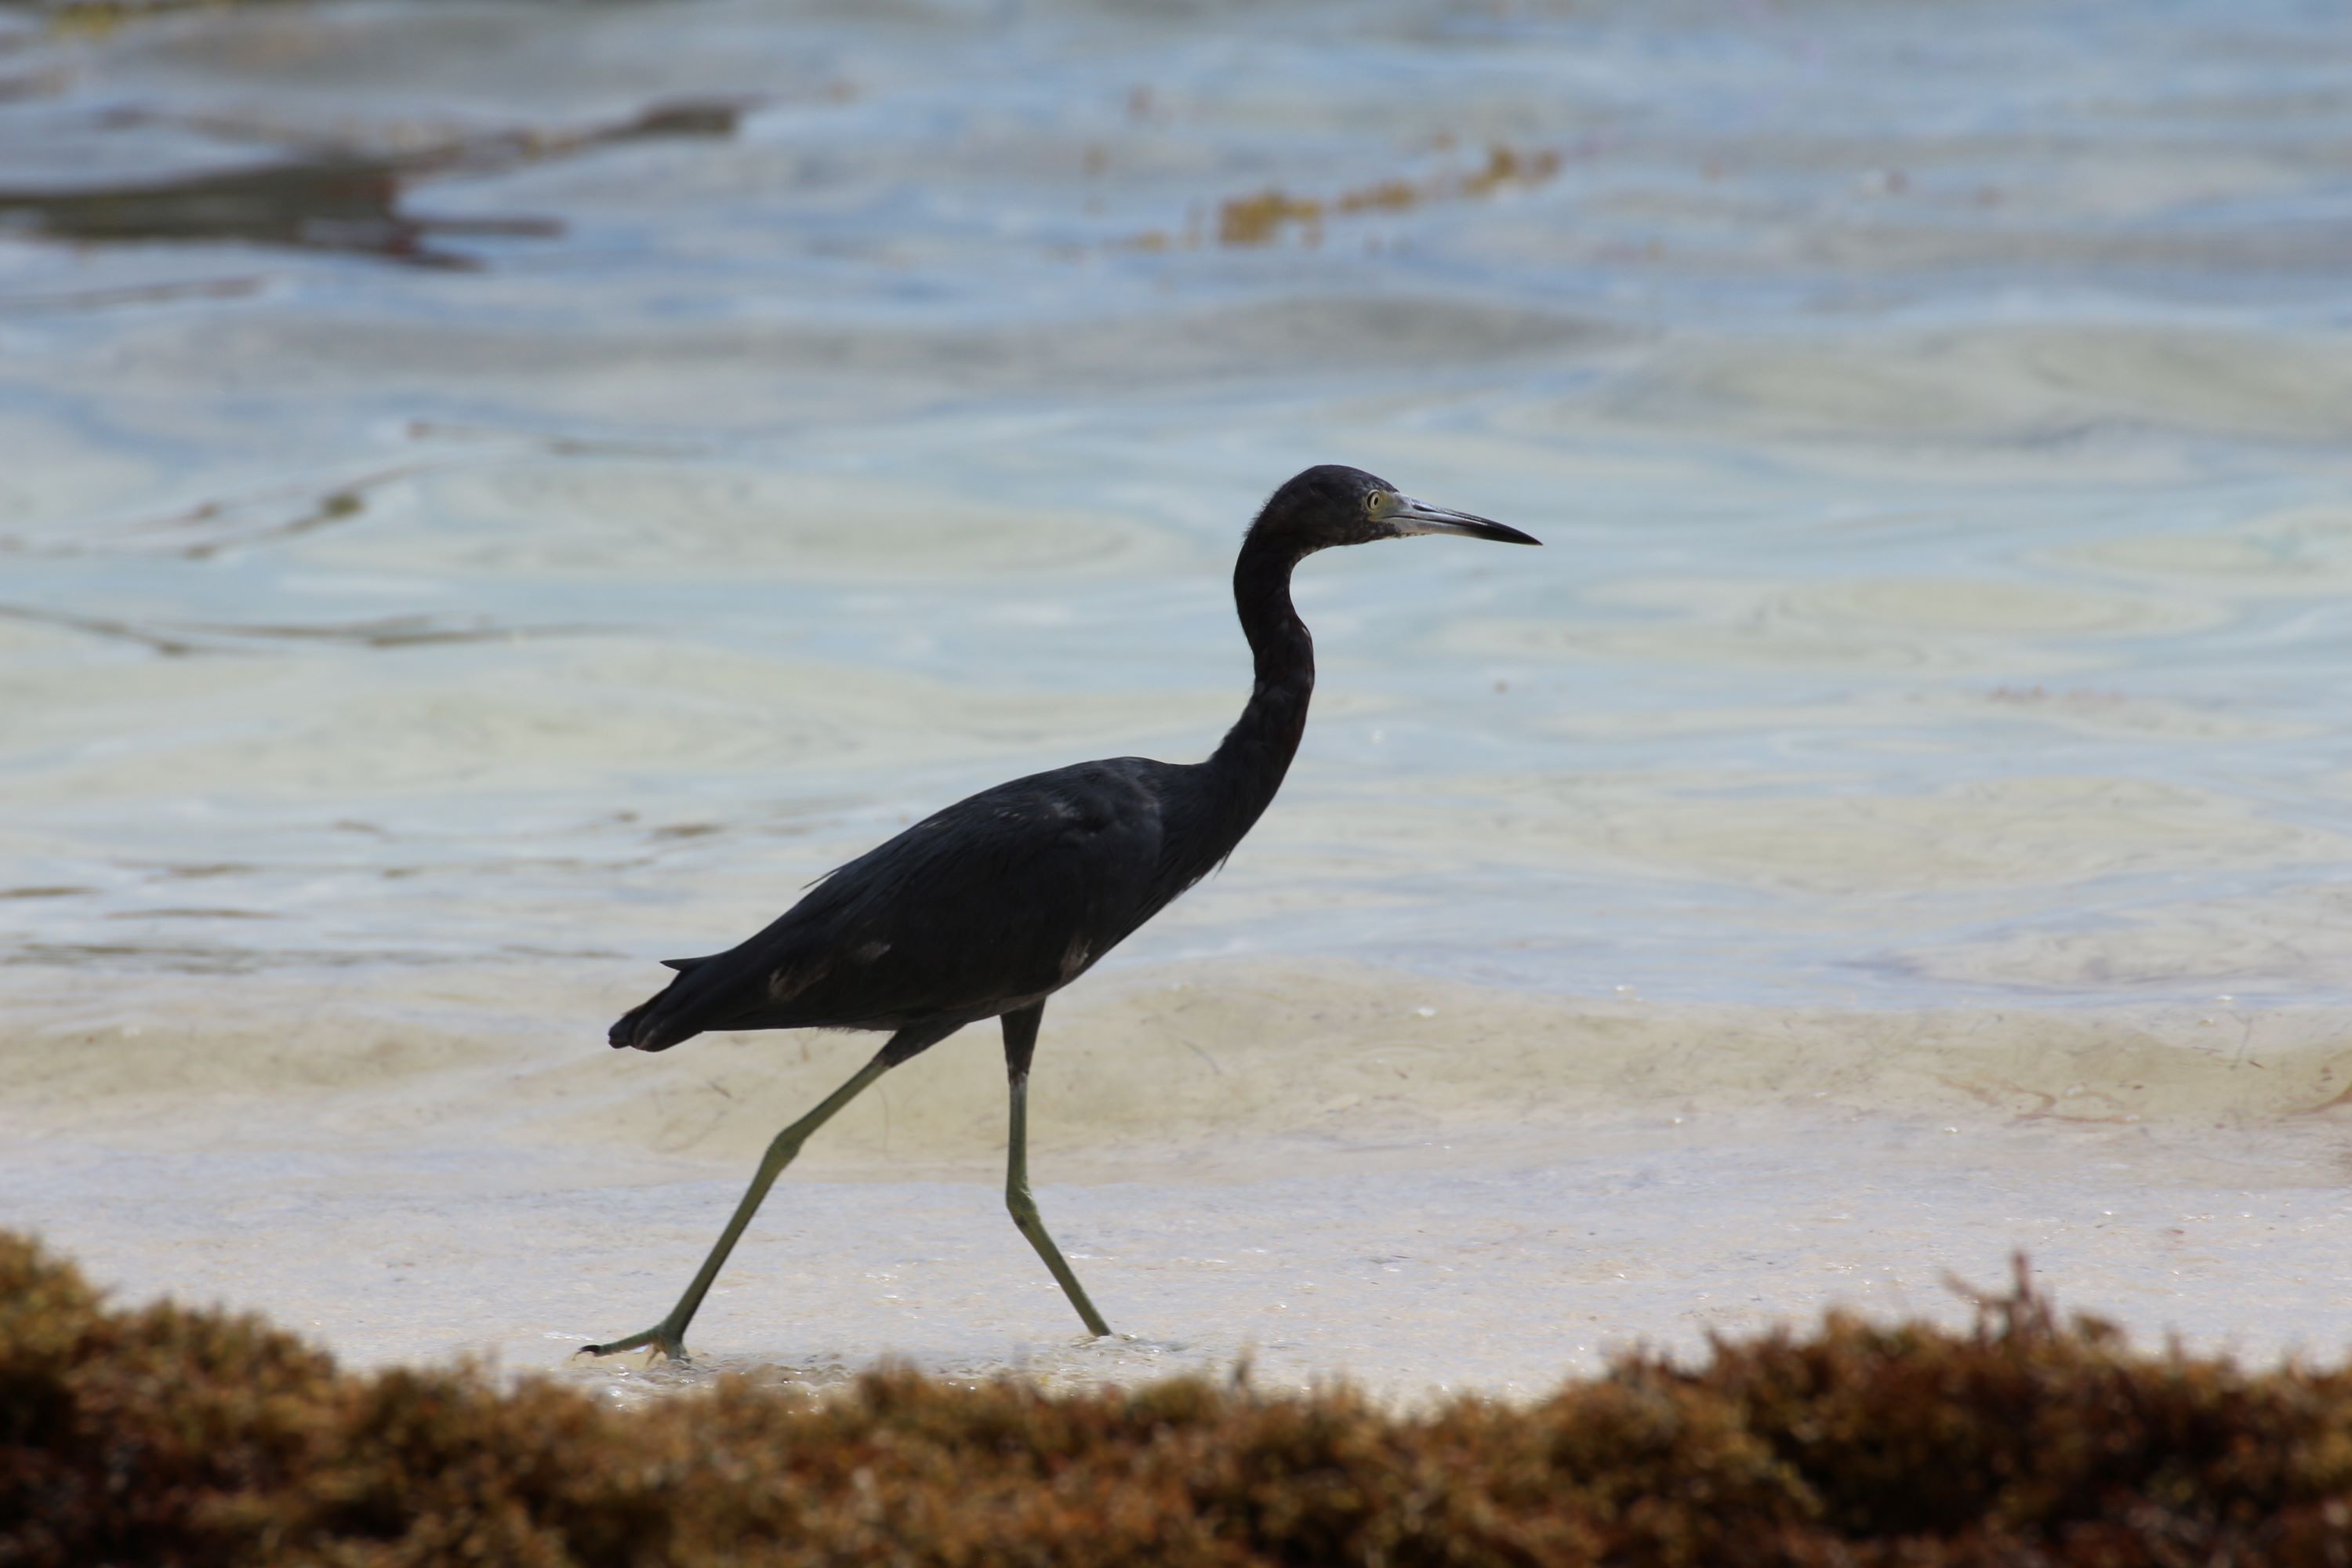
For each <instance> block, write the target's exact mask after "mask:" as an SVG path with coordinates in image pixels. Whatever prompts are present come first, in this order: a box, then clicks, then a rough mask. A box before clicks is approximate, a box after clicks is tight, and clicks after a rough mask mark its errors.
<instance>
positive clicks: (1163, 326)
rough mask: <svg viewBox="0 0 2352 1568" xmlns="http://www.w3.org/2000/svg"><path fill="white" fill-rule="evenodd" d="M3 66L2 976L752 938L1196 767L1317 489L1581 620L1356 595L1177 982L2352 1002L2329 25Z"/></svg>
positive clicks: (505, 21) (2033, 26)
mask: <svg viewBox="0 0 2352 1568" xmlns="http://www.w3.org/2000/svg"><path fill="white" fill-rule="evenodd" d="M0 25H5V27H6V28H7V29H8V31H7V32H6V33H5V35H0V37H5V42H6V43H7V45H8V46H9V47H7V50H6V52H5V54H0V68H5V73H6V76H7V79H8V81H9V82H10V84H11V86H12V90H11V91H10V93H9V96H8V100H7V101H6V102H5V104H0V128H5V133H0V205H6V204H13V205H9V206H8V211H9V212H10V214H11V215H12V218H11V224H10V226H9V229H8V232H9V233H10V234H11V236H12V237H9V238H7V239H5V241H0V351H5V358H0V387H5V393H4V394H0V447H5V450H6V451H7V452H8V454H9V458H8V461H7V462H6V464H5V468H0V680H5V711H6V714H7V723H6V724H5V734H0V789H5V795H6V797H7V799H8V802H9V807H8V811H7V817H6V825H5V830H0V831H5V841H4V842H5V854H6V858H5V867H6V879H7V881H8V883H9V886H7V887H6V888H5V889H0V892H5V895H6V896H5V898H0V921H5V941H6V952H7V954H8V957H9V959H10V960H11V961H12V962H15V963H31V964H36V965H42V966H51V965H68V966H88V967H90V968H94V969H103V970H115V969H129V970H134V971H143V970H148V969H152V968H153V967H155V966H164V967H170V968H186V969H195V970H200V971H215V970H228V971H237V970H254V969H263V968H269V967H273V966H285V965H294V966H316V965H320V964H342V963H354V962H365V963H374V962H394V963H425V962H441V961H447V960H452V959H458V958H462V957H463V956H464V955H466V954H467V953H469V952H476V951H478V950H481V949H484V948H488V949H490V950H493V951H495V952H501V953H507V954H525V955H528V954H531V953H536V952H551V953H563V954H585V953H595V954H610V955H611V956H612V957H613V958H614V960H615V961H619V960H621V959H623V958H624V957H627V958H631V959H641V958H643V957H645V956H647V955H648V954H649V953H650V952H652V951H653V948H662V950H663V951H667V949H666V948H663V947H662V944H664V943H669V944H671V945H676V944H678V943H685V944H687V945H688V946H692V945H693V944H695V943H697V942H699V943H701V944H703V945H704V946H708V945H709V944H710V943H711V942H713V941H719V940H725V939H726V938H727V937H728V936H729V935H730V933H731V932H733V931H736V930H737V929H738V928H739V927H741V926H742V925H743V924H744V922H745V921H753V920H757V919H761V918H764V914H765V912H767V911H770V910H772V907H774V906H775V905H777V904H778V903H779V902H780V901H781V900H782V899H784V898H785V897H787V896H788V894H789V892H790V889H792V888H793V887H794V886H796V885H797V884H798V883H799V882H800V881H802V880H803V879H805V878H806V877H807V876H809V875H813V874H814V873H815V872H816V871H818V870H821V869H822V868H824V867H825V866H826V865H828V864H830V863H832V862H833V861H834V860H835V858H839V857H841V856H843V855H845V854H847V853H850V852H853V851H854V850H856V848H858V847H862V845H863V844H865V843H866V842H867V841H869V840H870V839H871V838H873V837H876V836H877V835H879V834H881V833H884V832H886V831H887V830H888V829H890V828H891V827H892V826H894V825H896V824H898V823H899V822H901V821H903V820H907V819H908V817H909V816H912V815H914V814H918V813H919V812H921V811H923V810H925V809H928V808H929V806H930V805H934V804H936V803H938V802H939V801H940V800H941V799H943V798H946V797H950V796H952V795H955V794H957V793H960V792H961V791H963V790H965V789H968V788H971V787H975V786H978V785H981V784H986V783H989V782H992V780H993V779H995V778H996V777H999V776H1002V775H1003V774H1005V773H1009V772H1013V771H1016V770H1019V769H1024V768H1027V767H1030V766H1032V765H1050V764H1052V763H1057V762H1060V761H1063V760H1067V759H1069V758H1071V757H1075V756H1079V755H1088V754H1102V753H1114V752H1120V751H1125V750H1142V751H1150V752H1157V753H1160V754H1168V755H1173V756H1185V755H1194V754H1199V753H1200V752H1202V751H1203V750H1204V749H1205V748H1206V747H1207V746H1208V745H1209V744H1210V743H1211V742H1213V739H1214V736H1215V735H1216V733H1217V732H1218V731H1219V729H1220V728H1221V726H1222V725H1223V723H1224V722H1225V721H1228V719H1229V717H1230V714H1231V712H1232V711H1233V710H1234V709H1235V708H1236V707H1237V705H1238V702H1239V700H1240V697H1241V696H1242V694H1243V691H1244V687H1245V683H1246V664H1245V656H1244V650H1243V648H1242V647H1241V644H1240V641H1239V638H1238V637H1237V636H1236V635H1235V632H1234V627H1233V625H1232V622H1231V618H1230V608H1229V602H1228V600H1227V598H1226V596H1225V590H1224V581H1223V574H1224V568H1225V564H1226V561H1227V558H1228V554H1229V552H1230V550H1231V547H1232V545H1233V542H1234V538H1235V535H1236V533H1237V531H1238V528H1239V525H1240V523H1241V521H1243V520H1244V518H1245V517H1246V516H1247V514H1248V511H1249V510H1250V508H1251V507H1252V505H1253V504H1254V503H1255V500H1257V498H1258V497H1259V496H1260V495H1262V493H1263V492H1264V491H1265V490H1266V489H1269V488H1270V487H1271V486H1272V485H1273V484H1274V483H1275V482H1276V480H1278V479H1280V478H1282V477H1283V476H1284V475H1285V474H1286V473H1287V472H1289V471H1290V470H1291V469H1293V468H1297V467H1298V466H1300V465H1301V464H1303V463H1304V462H1307V461H1309V460H1316V459H1339V460H1350V461H1355V462H1359V463H1361V464H1364V465H1366V466H1369V467H1371V468H1375V469H1376V470H1378V471H1381V472H1382V473H1384V474H1386V475H1387V476H1389V477H1390V478H1391V479H1395V480H1396V481H1397V482H1399V483H1401V484H1402V485H1404V486H1405V487H1406V488H1407V489H1411V490H1412V491H1414V492H1416V493H1420V494H1423V495H1426V496H1428V497H1430V498H1431V499H1433V500H1441V501H1444V502H1446V503H1450V504H1454V505H1458V506H1464V507H1468V508H1472V509H1475V510H1483V511H1486V512H1488V513H1490V514H1492V515H1496V516H1498V517H1502V518H1505V519H1507V520H1508V521H1512V522H1515V523H1517V524H1519V525H1521V526H1524V527H1526V528H1528V529H1529V530H1531V531H1534V532H1536V533H1538V534H1539V535H1541V536H1543V537H1544V538H1545V539H1546V540H1547V542H1548V544H1549V548H1548V549H1547V550H1546V551H1545V552H1543V553H1542V554H1541V555H1540V556H1532V555H1530V556H1520V555H1516V554H1515V555H1512V556H1510V557H1509V558H1507V559H1496V556H1495V554H1494V553H1492V552H1485V551H1481V550H1479V549H1476V548H1475V547H1471V546H1468V545H1464V544H1460V543H1458V542H1418V543H1415V544H1412V545H1410V546H1404V545H1400V546H1394V547H1389V548H1384V549H1381V550H1378V551H1365V552H1353V553H1351V554H1349V556H1346V557H1342V558H1332V559H1328V560H1322V561H1318V562H1315V563H1311V564H1310V565H1309V566H1308V567H1307V570H1306V573H1305V574H1304V581H1303V584H1302V591H1301V600H1302V604H1303V605H1304V608H1305V610H1306V613H1307V616H1308V618H1309V619H1310V621H1311V622H1312V623H1313V624H1314V625H1315V626H1316V628H1317V630H1318V635H1319V637H1320V644H1319V646H1320V648H1321V653H1322V659H1323V666H1324V686H1323V689H1322V696H1321V698H1320V706H1319V708H1318V715H1317V721H1316V723H1315V725H1314V727H1313V730H1312V731H1311V733H1310V735H1309V739H1308V742H1307V749H1306V751H1305V752H1304V753H1303V754H1302V756H1301V758H1300V762H1299V764H1298V767H1297V772H1296V773H1295V774H1294V776H1293V781H1292V783H1291V785H1290V787H1289V789H1288V790H1287V792H1286V795H1285V796H1284V799H1283V801H1282V803H1281V805H1280V806H1279V807H1278V808H1277V809H1276V812H1275V813H1274V814H1273V815H1272V816H1271V817H1270V818H1269V819H1268V821H1267V823H1266V825H1265V826H1264V827H1263V828H1262V829H1261V830H1260V832H1259V834H1258V835H1257V837H1255V839H1254V840H1253V841H1252V843H1251V844H1250V845H1249V846H1248V847H1247V848H1245V849H1244V852H1243V853H1242V854H1241V855H1240V856H1238V857H1237V858H1236V859H1235V861H1234V865H1233V867H1232V868H1231V870H1230V872H1229V873H1228V874H1227V875H1226V876H1225V877H1224V878H1223V879H1222V880H1221V881H1219V882H1217V883H1215V884H1213V886H1212V887H1210V888H1208V889H1204V890H1203V891H1202V892H1201V893H1200V894H1198V895H1196V896H1195V897H1194V898H1193V899H1192V900H1190V901H1189V902H1188V903H1187V904H1186V905H1185V906H1183V907H1182V909H1181V912H1180V913H1179V914H1178V915H1177V916H1175V917H1173V918H1171V919H1170V920H1169V921H1165V922H1163V923H1162V924H1161V925H1160V926H1159V927H1158V928H1156V929H1154V930H1152V931H1149V932H1147V933H1145V934H1144V935H1143V936H1141V937H1139V938H1138V939H1137V940H1136V941H1135V942H1133V943H1131V944H1130V947H1129V950H1128V957H1129V959H1130V961H1131V960H1133V959H1138V958H1145V959H1148V958H1167V957H1172V956H1177V955H1185V954H1200V953H1207V952H1225V951H1233V950H1260V951H1270V952H1316V953H1339V954H1344V955H1348V956H1353V957H1360V958H1369V959H1374V960H1380V961H1402V962H1405V963H1412V964H1416V965H1422V966H1427V967H1433V968H1436V969H1438V970H1442V971H1445V972H1450V973H1456V974H1459V975H1464V976H1469V977H1475V978H1481V979H1487V980H1498V981H1504V982H1508V983H1511V984H1521V985H1531V986H1537V987H1541V988H1546V989H1552V990H1559V991H1565V992H1570V993H1578V994H1586V993H1591V994H1611V993H1612V992H1614V991H1616V989H1617V988H1620V987H1632V988H1634V989H1635V990H1637V991H1638V992H1639V993H1640V994H1644V995H1655V996H1664V997H1687V998H1699V999H1709V1000H1740V999H1761V998H1780V997H1794V998H1801V999H1802V998H1828V999H1835V998H1846V997H1853V998H1862V999H1865V1000H1869V1001H1873V1002H1877V1003H1889V1004H1895V1005H1907V1004H1914V1003H1918V1002H1921V1001H1927V1000H1941V999H1951V998H1954V997H1963V996H1977V997H2000V996H2005V995H2021V996H2031V997H2035V998H2044V999H2048V998H2065V999H2080V1000H2102V999H2115V998H2130V997H2142V996H2147V995H2151V994H2156V995H2173V994H2179V995H2184V996H2186V995H2202V994H2208V993H2213V992H2231V993H2246V994H2262V995H2264V996H2268V997H2273V998H2277V999H2295V1000H2311V999H2326V998H2340V997H2341V996H2342V995H2343V989H2342V988H2343V984H2344V975H2345V973H2346V971H2345V968H2344V960H2345V958H2346V956H2347V944H2346V942H2345V939H2344V937H2343V935H2342V934H2341V933H2342V931H2343V930H2344V920H2343V916H2344V914H2345V912H2346V894H2345V892H2344V888H2345V871H2346V867H2347V842H2352V841H2348V840H2347V833H2346V806H2347V772H2346V768H2345V763H2344V759H2343V752H2342V746H2341V738H2340V737H2341V723H2340V721H2341V717H2342V713H2343V706H2342V692H2341V689H2342V671H2343V670H2344V668H2346V665H2347V651H2352V650H2347V626H2352V618H2347V611H2346V608H2345V590H2346V588H2347V585H2352V489H2347V479H2352V448H2347V441H2346V437H2347V435H2352V353H2347V352H2346V350H2347V344H2346V342H2345V300H2346V299H2347V295H2346V293H2345V290H2344V288H2343V284H2344V278H2345V274H2344V271H2343V265H2342V258H2343V256H2344V254H2345V250H2344V246H2345V242H2346V240H2347V237H2352V182H2347V172H2346V171H2347V164H2346V163H2345V148H2346V147H2347V144H2352V92H2347V89H2346V87H2345V85H2344V84H2345V83H2346V82H2347V80H2352V29H2347V25H2346V23H2345V21H2344V18H2343V16H2342V14H2341V12H2340V11H2338V10H2336V9H2335V8H2332V7H2328V6H2325V5H2309V6H2301V7H2298V6H2293V5H2177V6H2168V7H2163V8H2162V16H2161V18H2160V19H2156V18H2152V17H2151V16H2150V14H2149V13H2148V12H2147V8H2146V7H2144V6H2137V5H2134V6H2125V5H2105V6H2100V5H2089V6H2078V7H2068V8H2063V9H2060V8H2052V7H2044V6H2008V5H1959V6H1949V5H1903V6H1846V5H1785V6H1784V5H1763V4H1757V5H1733V4H1724V5H1686V6H1680V7H1671V8H1668V9H1667V10H1665V11H1664V12H1661V11H1658V10H1657V9H1655V8H1651V7H1622V8H1601V9H1599V10H1595V9H1593V8H1591V7H1583V6H1578V7H1541V6H1537V7H1529V6H1524V5H1491V6H1461V7H1444V6H1396V5H1378V6H1376V5H1349V6H1328V7H1327V6H1288V7H1283V8H1278V9H1276V10H1272V11H1265V10H1259V9H1253V10H1251V11H1250V12H1248V13H1246V14H1244V13H1240V12H1234V13H1223V12H1216V11H1208V12H1190V11H1187V12H1182V13H1176V12H1170V13H1165V14H1162V13H1159V12H1154V11H1150V10H1146V9H1131V8H1123V7H1116V6H1100V7H1095V6H1083V5H1025V6H1011V7H999V6H978V5H972V6H957V5H937V6H923V5H904V6H892V7H885V8H879V9H869V8H863V7H839V8H836V9H833V10H825V9H823V8H817V9H813V10H803V11H799V12H796V13H794V14H792V15H789V16H787V15H781V14H778V13H776V12H775V11H774V9H773V8H772V7H765V6H756V5H730V4H725V3H709V4H697V5H692V6H690V7H688V9H687V10H685V11H680V10H678V9H677V8H675V7H670V8H659V9H651V8H639V7H635V6H616V7H605V8H600V9H594V10H590V11H584V12H583V11H577V10H564V11H561V12H557V11H549V10H546V9H545V8H541V7H522V6H517V7H499V6H479V5H468V6H462V7H460V6H429V7H410V6H401V5H318V6H300V7H265V8H256V9H252V10H247V11H238V12H235V13H229V14H221V13H215V12H211V11H206V12H203V13H179V14H169V15H163V16H158V17H156V18H155V19H152V20H147V21H142V22H133V23H130V24H127V25H124V26H119V27H116V28H113V29H111V30H105V29H97V30H95V32H94V36H93V31H92V30H89V29H76V30H65V29H58V30H53V31H52V32H50V33H48V34H47V35H45V34H44V33H43V32H42V30H41V29H40V27H39V26H38V24H37V22H36V21H35V20H34V19H32V18H30V17H28V16H24V15H17V16H14V17H12V18H10V19H9V20H8V21H7V22H6V23H5V24H0ZM1493 149H1503V150H1504V152H1503V153H1495V152H1493V151H1492V150H1493ZM1501 160H1509V161H1511V162H1510V165H1509V166H1510V167H1511V168H1515V169H1516V170H1517V174H1515V175H1513V176H1512V177H1508V178H1484V177H1482V175H1481V171H1482V170H1491V169H1496V168H1503V167H1505V164H1504V163H1503V162H1501ZM321 170H324V171H326V172H327V173H325V174H321V173H320V171H321ZM191 188H193V190H194V195H190V194H189V192H190V190H191ZM1384 188H1385V189H1387V190H1388V191H1389V192H1390V193H1391V194H1390V195H1388V196H1387V197H1386V198H1382V197H1381V195H1380V193H1381V191H1382V190H1383V189H1384ZM93 191H95V192H97V193H99V195H100V197H104V198H105V199H103V200H100V199H95V198H93V197H92V196H91V195H90V193H91V192H93ZM224 191H226V192H227V193H228V195H223V194H222V193H223V192H224ZM1269 192H1274V193H1280V194H1281V195H1282V196H1283V197H1284V198H1285V199H1286V200H1287V201H1293V202H1296V203H1297V204H1300V205H1302V207H1304V206H1309V205H1311V206H1316V207H1319V208H1320V209H1321V210H1320V211H1319V212H1318V213H1317V214H1316V215H1315V216H1313V217H1312V219H1311V221H1310V220H1308V219H1307V218H1289V219H1282V220H1280V221H1276V222H1273V223H1272V224H1271V226H1270V227H1266V228H1265V229H1264V230H1263V231H1262V232H1260V233H1257V234H1255V236H1251V235H1246V234H1244V235H1241V236H1239V237H1254V238H1255V239H1256V240H1257V241H1258V242H1257V243H1223V241H1222V239H1221V236H1223V237H1225V238H1231V237H1236V236H1235V235H1234V234H1228V233H1226V230H1225V225H1226V224H1228V223H1229V222H1230V221H1231V219H1230V215H1229V214H1228V211H1227V209H1226V207H1225V205H1224V204H1227V203H1230V202H1235V201H1242V200H1245V199H1247V198H1251V197H1254V196H1259V195H1264V194H1265V193H1269ZM256 193H258V194H256ZM1367 193H1370V195H1367ZM68 198H70V199H68ZM240 204H242V205H240ZM207 223H212V224H214V225H215V228H214V229H212V230H210V231H207V230H206V228H205V225H206V224H207ZM175 225H176V227H174V226H175ZM45 228H46V229H47V230H48V231H50V232H49V233H48V234H47V235H46V237H45V234H44V230H45ZM207 233H210V234H212V235H214V236H215V237H205V238H198V237H191V236H202V235H205V234H207ZM67 236H73V237H77V238H78V243H66V242H65V238H66V237H67ZM648 943H652V944H653V948H649V947H648V946H647V944H648Z"/></svg>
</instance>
